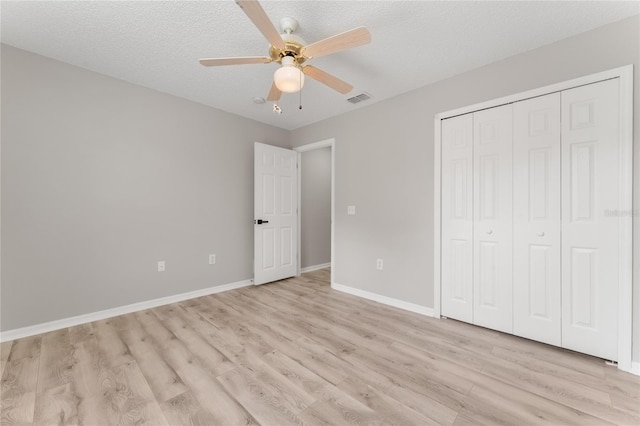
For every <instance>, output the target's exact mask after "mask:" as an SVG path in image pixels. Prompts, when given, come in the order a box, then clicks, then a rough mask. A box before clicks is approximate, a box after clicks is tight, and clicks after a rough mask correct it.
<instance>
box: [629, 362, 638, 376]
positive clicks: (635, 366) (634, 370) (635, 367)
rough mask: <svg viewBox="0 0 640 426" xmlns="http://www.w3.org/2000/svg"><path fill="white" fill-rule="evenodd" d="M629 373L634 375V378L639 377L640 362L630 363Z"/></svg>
mask: <svg viewBox="0 0 640 426" xmlns="http://www.w3.org/2000/svg"><path fill="white" fill-rule="evenodd" d="M630 373H632V374H635V375H636V376H640V362H638V361H631V371H630Z"/></svg>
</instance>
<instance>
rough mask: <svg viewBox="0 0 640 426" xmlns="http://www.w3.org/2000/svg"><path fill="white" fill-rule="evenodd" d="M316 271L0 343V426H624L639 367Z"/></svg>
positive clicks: (639, 390)
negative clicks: (455, 316)
mask: <svg viewBox="0 0 640 426" xmlns="http://www.w3.org/2000/svg"><path fill="white" fill-rule="evenodd" d="M328 280H329V271H328V270H321V271H315V272H312V273H308V274H304V275H303V276H302V277H298V278H292V279H288V280H284V281H281V282H277V283H272V284H268V285H263V286H259V287H247V288H243V289H240V290H234V291H230V292H226V293H220V294H217V295H212V296H206V297H201V298H198V299H193V300H189V301H185V302H182V303H177V304H173V305H167V306H164V307H160V308H156V309H150V310H147V311H141V312H137V313H134V314H129V315H123V316H120V317H116V318H111V319H108V320H104V321H97V322H93V323H90V324H85V325H81V326H77V327H72V328H68V329H63V330H58V331H54V332H51V333H46V334H42V335H38V336H33V337H28V338H24V339H19V340H15V341H13V342H5V343H2V346H1V348H2V351H1V355H2V356H1V358H0V362H1V364H0V372H1V373H2V398H1V404H2V424H3V425H5V424H6V425H9V424H84V425H91V426H93V425H101V424H108V425H115V424H148V425H164V424H170V425H182V424H193V425H222V424H225V425H242V424H262V425H278V426H279V425H289V424H332V425H348V424H360V425H373V424H393V425H428V424H443V425H451V424H455V425H479V424H491V425H493V424H513V425H523V424H543V423H546V424H596V425H603V424H611V423H613V424H634V425H638V424H640V378H638V377H636V376H633V375H630V374H627V373H622V372H620V371H618V370H617V369H616V368H615V367H609V366H605V365H604V363H603V361H602V360H600V359H596V358H592V357H589V356H585V355H581V354H577V353H574V352H570V351H566V350H562V349H559V348H554V347H551V346H547V345H543V344H540V343H535V342H531V341H528V340H525V339H521V338H518V337H514V336H510V335H506V334H502V333H499V332H495V331H490V330H486V329H482V328H478V327H473V326H471V325H468V324H464V323H460V322H457V321H453V320H438V319H433V318H427V317H424V316H420V315H417V314H412V313H408V312H406V311H402V310H398V309H395V308H391V307H388V306H384V305H380V304H377V303H374V302H370V301H367V300H364V299H359V298H356V297H353V296H350V295H347V294H344V293H340V292H337V291H334V290H332V289H331V288H330V286H329V284H328Z"/></svg>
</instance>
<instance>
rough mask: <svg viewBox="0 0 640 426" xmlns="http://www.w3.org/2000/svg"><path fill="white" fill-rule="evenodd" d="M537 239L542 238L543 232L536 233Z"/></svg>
mask: <svg viewBox="0 0 640 426" xmlns="http://www.w3.org/2000/svg"><path fill="white" fill-rule="evenodd" d="M536 234H537V235H538V237H544V231H540V232H537V233H536Z"/></svg>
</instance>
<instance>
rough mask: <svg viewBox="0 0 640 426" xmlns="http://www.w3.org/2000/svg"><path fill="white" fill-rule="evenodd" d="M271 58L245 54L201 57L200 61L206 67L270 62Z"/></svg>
mask: <svg viewBox="0 0 640 426" xmlns="http://www.w3.org/2000/svg"><path fill="white" fill-rule="evenodd" d="M271 61H272V59H271V58H267V57H266V56H245V57H239V58H206V59H200V63H201V64H202V65H204V66H205V67H218V66H221V65H244V64H268V63H269V62H271Z"/></svg>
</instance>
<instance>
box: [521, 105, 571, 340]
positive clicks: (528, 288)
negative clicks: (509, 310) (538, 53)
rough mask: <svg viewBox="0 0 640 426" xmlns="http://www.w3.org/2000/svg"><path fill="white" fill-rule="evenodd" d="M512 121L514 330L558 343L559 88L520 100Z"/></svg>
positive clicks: (534, 338) (560, 326)
mask: <svg viewBox="0 0 640 426" xmlns="http://www.w3.org/2000/svg"><path fill="white" fill-rule="evenodd" d="M513 126H514V127H513V139H514V140H513V185H514V187H513V267H514V269H513V309H514V311H513V333H514V334H516V335H518V336H522V337H526V338H529V339H533V340H538V341H541V342H544V343H549V344H552V345H556V346H560V345H561V329H562V324H561V299H560V287H561V286H560V279H561V265H560V94H559V93H553V94H550V95H546V96H541V97H538V98H533V99H528V100H525V101H521V102H516V103H515V104H514V110H513Z"/></svg>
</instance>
